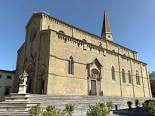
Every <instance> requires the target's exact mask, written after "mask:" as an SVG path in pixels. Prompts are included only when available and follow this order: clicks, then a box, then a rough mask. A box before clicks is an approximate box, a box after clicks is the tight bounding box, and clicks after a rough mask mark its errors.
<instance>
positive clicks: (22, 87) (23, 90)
mask: <svg viewBox="0 0 155 116" xmlns="http://www.w3.org/2000/svg"><path fill="white" fill-rule="evenodd" d="M26 88H27V85H25V84H19V90H18V94H26Z"/></svg>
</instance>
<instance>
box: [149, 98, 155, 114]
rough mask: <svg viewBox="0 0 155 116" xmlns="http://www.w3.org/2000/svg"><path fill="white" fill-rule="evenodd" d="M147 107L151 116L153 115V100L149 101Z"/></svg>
mask: <svg viewBox="0 0 155 116" xmlns="http://www.w3.org/2000/svg"><path fill="white" fill-rule="evenodd" d="M148 109H149V112H150V113H151V114H152V116H155V101H150V102H149V105H148Z"/></svg>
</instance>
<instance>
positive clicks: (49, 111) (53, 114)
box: [43, 106, 61, 116]
mask: <svg viewBox="0 0 155 116" xmlns="http://www.w3.org/2000/svg"><path fill="white" fill-rule="evenodd" d="M43 116H61V112H60V111H59V110H58V109H57V108H55V107H54V106H47V107H46V110H45V111H44V112H43Z"/></svg>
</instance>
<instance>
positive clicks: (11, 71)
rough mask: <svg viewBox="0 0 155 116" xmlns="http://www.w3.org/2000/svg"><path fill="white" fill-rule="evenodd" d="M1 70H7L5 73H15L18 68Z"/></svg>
mask: <svg viewBox="0 0 155 116" xmlns="http://www.w3.org/2000/svg"><path fill="white" fill-rule="evenodd" d="M0 72H5V73H15V72H16V70H0Z"/></svg>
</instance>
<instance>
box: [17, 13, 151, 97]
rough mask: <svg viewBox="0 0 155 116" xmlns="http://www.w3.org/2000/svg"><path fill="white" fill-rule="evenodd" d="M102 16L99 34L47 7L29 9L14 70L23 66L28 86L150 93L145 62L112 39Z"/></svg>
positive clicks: (67, 91) (47, 90) (44, 90)
mask: <svg viewBox="0 0 155 116" xmlns="http://www.w3.org/2000/svg"><path fill="white" fill-rule="evenodd" d="M104 20H107V21H108V18H107V16H105V18H104ZM107 21H104V23H103V29H102V34H101V35H102V36H101V37H100V36H96V35H94V34H91V33H89V32H87V31H84V30H82V29H79V28H77V27H74V26H72V25H70V24H67V23H65V22H63V21H61V20H59V19H56V18H54V17H51V16H49V15H48V14H46V13H42V12H41V13H35V14H33V15H32V17H31V18H30V20H29V22H28V24H27V26H26V38H25V42H24V43H23V45H22V46H21V48H20V49H19V50H18V58H17V68H16V76H19V75H20V74H22V73H23V71H24V70H26V72H27V73H28V74H29V79H28V89H27V92H29V93H38V94H48V95H81V96H88V95H97V96H123V97H151V92H150V82H149V80H148V73H147V65H146V63H143V62H142V61H139V60H138V59H137V52H136V51H133V50H130V49H128V48H126V47H123V46H121V45H119V44H117V43H115V42H113V41H112V40H113V39H112V33H111V30H110V27H109V26H110V25H109V23H108V25H107V24H106V22H107ZM104 27H105V28H108V31H110V32H106V29H105V28H104ZM108 37H109V38H110V39H107V38H108ZM122 70H124V71H122Z"/></svg>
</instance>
